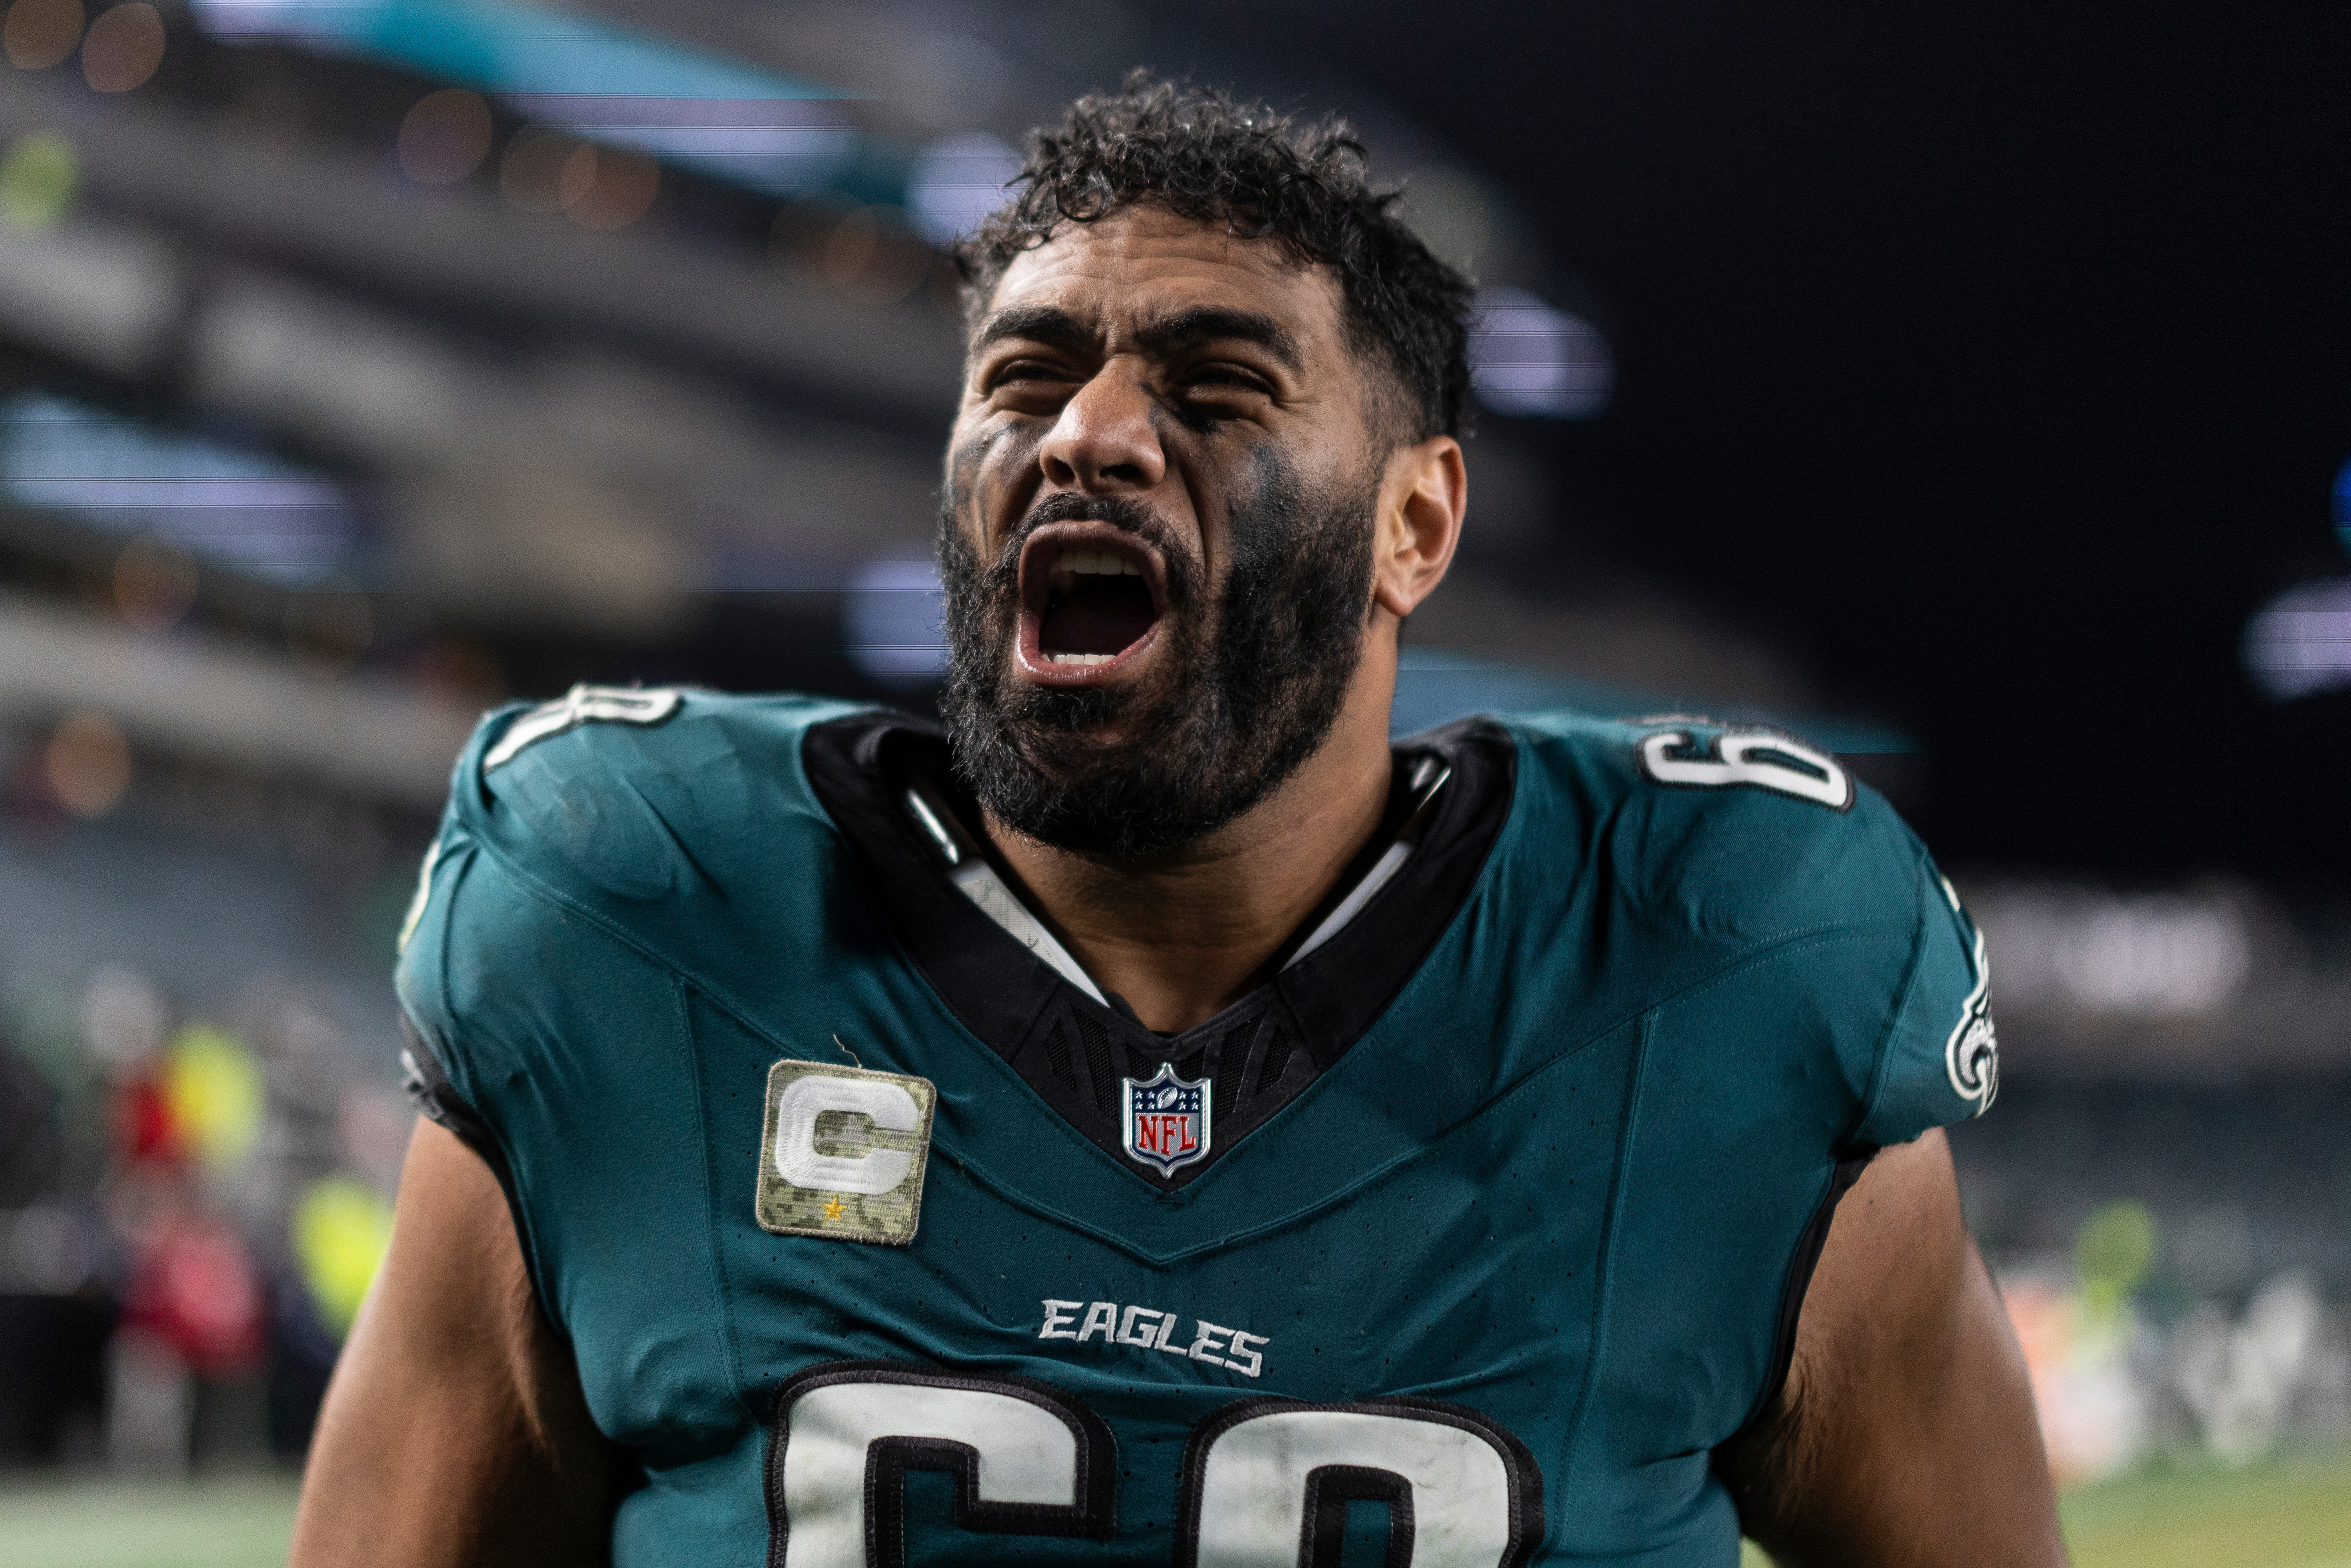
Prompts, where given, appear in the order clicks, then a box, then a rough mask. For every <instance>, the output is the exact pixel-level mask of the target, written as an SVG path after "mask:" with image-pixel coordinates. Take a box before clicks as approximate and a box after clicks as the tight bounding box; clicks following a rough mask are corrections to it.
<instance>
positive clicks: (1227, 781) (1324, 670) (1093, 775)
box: [939, 456, 1378, 859]
mask: <svg viewBox="0 0 2351 1568" xmlns="http://www.w3.org/2000/svg"><path fill="white" fill-rule="evenodd" d="M1377 486H1378V477H1377V472H1376V470H1374V474H1373V476H1371V478H1370V479H1369V480H1368V481H1367V482H1358V483H1357V484H1355V485H1353V486H1334V487H1333V488H1332V490H1331V491H1329V492H1326V493H1324V494H1322V495H1319V496H1314V497H1306V496H1304V495H1303V494H1302V493H1301V486H1299V484H1298V480H1297V476H1296V475H1295V474H1294V473H1293V472H1292V471H1291V469H1290V466H1289V465H1288V464H1287V463H1286V462H1284V461H1282V460H1281V459H1280V458H1279V457H1274V456H1268V457H1265V458H1262V459H1261V460H1260V463H1259V484H1258V486H1257V487H1256V489H1255V491H1254V493H1253V494H1250V495H1249V496H1247V497H1243V498H1242V499H1241V500H1239V501H1238V502H1237V503H1236V505H1235V507H1234V508H1233V512H1232V515H1231V518H1230V523H1231V528H1230V535H1231V539H1232V549H1233V561H1232V570H1231V571H1230V573H1229V575H1228V578H1227V579H1226V582H1225V587H1224V591H1223V593H1222V594H1221V596H1219V598H1218V600H1217V604H1216V615H1215V619H1214V622H1213V624H1212V625H1204V624H1203V621H1202V617H1201V615H1200V613H1199V611H1200V610H1201V608H1203V606H1202V605H1201V603H1200V601H1201V600H1202V599H1203V598H1204V597H1205V587H1204V585H1203V583H1202V581H1201V569H1200V562H1199V559H1198V557H1197V556H1196V554H1194V553H1193V552H1192V551H1191V550H1190V549H1187V548H1186V543H1185V541H1183V540H1181V539H1179V538H1175V536H1174V534H1173V531H1172V530H1171V529H1169V528H1167V527H1166V526H1165V524H1164V523H1163V522H1162V521H1161V520H1160V519H1159V518H1158V517H1156V516H1155V514H1153V513H1152V512H1151V511H1149V510H1148V509H1147V508H1145V507H1142V506H1140V505H1138V504H1136V503H1134V502H1133V501H1128V500H1124V499H1123V498H1120V497H1094V498H1091V499H1090V498H1087V497H1079V496H1074V495H1070V494H1067V493H1063V494H1060V495H1055V496H1050V497H1046V498H1045V499H1044V500H1042V501H1040V503H1038V505H1037V506H1036V507H1034V508H1033V509H1032V510H1031V511H1030V512H1029V516H1028V517H1024V518H1023V519H1022V520H1021V525H1020V527H1019V528H1018V529H1016V530H1015V531H1014V533H1013V535H1012V537H1011V538H1008V539H1007V540H1006V541H1005V546H1004V549H1003V550H1002V551H1001V552H1000V553H999V555H998V559H997V560H996V562H995V564H994V565H992V566H987V565H983V564H982V563H981V561H980V560H979V558H978V555H977V551H975V550H974V549H973V548H972V547H971V544H970V543H969V541H968V540H967V538H965V535H964V530H963V529H962V528H959V527H957V526H956V496H955V494H954V489H953V487H952V486H951V487H950V490H949V494H948V497H947V500H946V507H944V508H943V510H942V516H941V518H940V527H939V580H940V582H941V585H942V586H943V588H944V589H945V591H946V632H947V649H948V673H947V685H946V691H945V692H944V693H942V694H941V695H940V698H939V710H940V712H941V714H942V715H943V716H945V718H946V725H947V742H948V746H949V747H950V750H951V752H952V754H953V757H954V761H955V768H956V773H957V775H958V776H959V777H960V778H961V779H962V780H963V782H964V783H965V784H966V785H967V787H968V788H969V789H971V791H972V793H973V795H974V796H976V797H977V799H978V800H979V803H980V804H981V805H982V806H984V807H986V808H987V810H989V811H990V812H992V813H994V814H995V816H996V817H997V819H998V821H1002V822H1004V823H1005V824H1006V825H1007V826H1008V827H1010V828H1011V829H1013V830H1014V831H1017V832H1019V833H1023V834H1026V835H1027V836H1029V838H1032V839H1036V840H1039V841H1042V842H1044V843H1049V844H1053V845H1056V846H1058V847H1059V848H1061V849H1065V850H1073V851H1079V852H1086V853H1092V854H1100V855H1106V856H1113V857H1118V858H1122V859H1124V858H1131V857H1137V856H1147V855H1155V854H1161V853H1164V852H1166V851H1169V850H1172V849H1175V848H1176V847H1178V846H1180V845H1183V844H1186V843H1189V842H1191V841H1194V840H1196V839H1198V838H1200V837H1201V836H1203V835H1204V834H1207V833H1210V832H1213V831H1216V830H1217V829H1218V828H1221V827H1223V826H1224V825H1225V824H1226V823H1228V822H1229V821H1233V820H1234V819H1235V818H1237V817H1238V816H1239V815H1240V814H1241V813H1242V812H1244V811H1247V810H1249V808H1250V807H1252V806H1254V805H1256V804H1257V803H1258V802H1259V801H1260V800H1264V799H1265V798H1266V797H1267V796H1268V795H1270V794H1271V793H1272V792H1273V790H1274V789H1276V788H1277V787H1278V786H1280V783H1281V782H1282V781H1283V780H1284V779H1288V778H1289V777H1290V775H1291V774H1292V773H1294V772H1296V771H1297V770H1298V768H1299V767H1300V765H1301V764H1302V763H1304V762H1305V760H1306V759H1307V758H1309V757H1311V756H1312V755H1314V753H1315V751H1316V750H1318V749H1319V748H1320V747H1322V742H1323V740H1324V739H1325V738H1326V737H1328V736H1329V735H1330V733H1331V727H1332V725H1333V724H1334V723H1336V722H1337V721H1338V717H1339V712H1340V709H1341V708H1342V707H1343V706H1344V705H1345V702H1346V696H1347V686H1348V683H1349V682H1351V681H1352V680H1353V678H1354V674H1355V666H1356V664H1357V663H1358V662H1359V661H1360V660H1361V659H1362V657H1363V638H1364V621H1365V618H1366V617H1367V616H1368V615H1369V613H1370V609H1371V589H1372V524H1373V516H1374V508H1375V506H1376V503H1377V499H1378V489H1377ZM1074 518H1093V519H1096V520H1099V521H1102V522H1105V523H1108V524H1110V525H1111V526H1112V527H1113V528H1121V529H1123V530H1124V531H1126V532H1128V533H1130V534H1133V535H1134V536H1135V537H1136V538H1141V539H1144V540H1145V541H1147V542H1149V543H1151V544H1153V545H1155V546H1157V547H1158V549H1159V553H1160V556H1161V559H1162V560H1163V561H1164V562H1165V573H1166V596H1167V607H1166V613H1165V615H1164V616H1163V617H1162V619H1161V622H1160V624H1159V636H1160V639H1161V641H1162V642H1163V643H1165V644H1166V645H1165V646H1164V647H1162V648H1161V649H1160V650H1159V651H1158V653H1157V654H1156V655H1155V660H1156V663H1157V664H1159V666H1160V667H1159V669H1158V670H1157V671H1156V672H1155V674H1154V677H1153V679H1152V680H1151V681H1150V683H1149V684H1148V685H1147V687H1146V688H1145V689H1142V690H1134V691H1122V690H1116V689H1112V688H1107V687H1087V688H1081V689H1078V690H1071V691H1065V690H1058V689H1053V688H1049V687H1043V686H1037V685H1030V684H1029V683H1028V682H1026V681H1022V680H1020V679H1019V676H1017V675H1016V674H1013V673H1012V671H1011V670H1010V669H1009V668H1008V658H1007V656H1006V655H1007V650H1008V649H1009V648H1010V647H1011V645H1012V639H1013V637H1014V636H1015V635H1016V633H1017V632H1018V631H1019V623H1020V608H1021V607H1020V569H1019V561H1020V547H1021V545H1022V543H1023V542H1024V541H1025V540H1026V539H1027V538H1028V537H1029V534H1030V533H1031V532H1033V531H1034V530H1035V529H1037V528H1040V527H1041V526H1043V525H1044V524H1047V523H1052V522H1061V521H1065V520H1070V519H1074ZM1204 644H1205V645H1204ZM1113 729H1114V730H1115V731H1116V732H1117V733H1118V734H1119V735H1120V736H1121V737H1123V738H1119V739H1115V740H1108V739H1103V738H1101V736H1102V732H1104V731H1106V730H1113Z"/></svg>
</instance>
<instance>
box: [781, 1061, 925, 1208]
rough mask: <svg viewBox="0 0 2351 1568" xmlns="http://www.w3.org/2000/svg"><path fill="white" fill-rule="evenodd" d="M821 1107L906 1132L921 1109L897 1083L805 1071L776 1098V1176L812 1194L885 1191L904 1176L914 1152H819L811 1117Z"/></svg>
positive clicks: (915, 1122)
mask: <svg viewBox="0 0 2351 1568" xmlns="http://www.w3.org/2000/svg"><path fill="white" fill-rule="evenodd" d="M827 1111H849V1112H853V1113H856V1114H858V1115H861V1116H869V1117H871V1118H872V1121H873V1124H874V1125H875V1126H877V1127H880V1128H882V1129H883V1130H884V1131H887V1132H892V1133H911V1132H913V1131H914V1129H915V1127H916V1126H918V1125H919V1124H921V1122H922V1108H921V1107H920V1106H918V1105H916V1104H915V1103H914V1096H913V1095H912V1094H909V1093H907V1092H906V1091H905V1090H904V1089H902V1088H900V1087H899V1086H898V1085H897V1084H895V1083H892V1082H887V1081H886V1080H883V1079H879V1078H834V1077H831V1076H830V1075H827V1074H820V1073H810V1075H809V1076H807V1077H805V1078H796V1079H794V1080H793V1081H792V1082H791V1084H790V1085H789V1087H788V1088H786V1089H785V1091H784V1092H783V1095H782V1097H781V1098H780V1099H778V1101H777V1102H776V1174H777V1175H778V1176H782V1177H783V1178H784V1179H785V1180H786V1181H788V1182H789V1183H791V1184H792V1185H793V1186H799V1187H809V1188H811V1189H813V1190H815V1191H817V1192H849V1193H862V1194H864V1195H865V1196H867V1197H872V1196H875V1195H878V1194H881V1193H885V1192H890V1191H892V1190H893V1189H895V1188H896V1186H898V1184H899V1183H900V1182H903V1181H904V1180H905V1179H906V1173H907V1172H908V1171H909V1170H911V1169H913V1168H914V1155H910V1154H908V1153H907V1152H906V1151H905V1150H904V1149H868V1150H867V1151H866V1152H865V1153H863V1154H862V1155H827V1154H820V1153H819V1152H818V1151H817V1146H816V1119H817V1118H818V1117H819V1116H820V1115H822V1114H824V1113H826V1112H827Z"/></svg>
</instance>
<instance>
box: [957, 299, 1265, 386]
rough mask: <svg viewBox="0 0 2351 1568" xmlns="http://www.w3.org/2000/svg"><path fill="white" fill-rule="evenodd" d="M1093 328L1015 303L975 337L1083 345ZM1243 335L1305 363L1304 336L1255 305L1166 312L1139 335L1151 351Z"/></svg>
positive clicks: (981, 341)
mask: <svg viewBox="0 0 2351 1568" xmlns="http://www.w3.org/2000/svg"><path fill="white" fill-rule="evenodd" d="M1095 336H1096V335H1095V333H1094V331H1093V329H1091V328H1089V327H1087V326H1086V325H1085V324H1084V323H1082V322H1081V321H1080V320H1079V319H1077V318H1076V317H1074V316H1072V315H1071V314H1070V313H1069V312H1068V311H1066V310H1062V309H1060V308H1056V307H1054V306H1050V305H1026V306H1015V307H1013V308H1011V309H1008V310H999V311H998V312H997V313H996V314H995V315H993V316H991V317H989V318H988V319H987V325H986V326H984V327H982V328H981V329H979V335H978V336H977V338H975V339H974V340H972V347H973V348H975V349H980V348H986V347H987V345H988V344H990V343H998V342H1002V341H1003V340H1006V339H1008V338H1027V339H1029V340H1033V341H1035V342H1040V343H1049V344H1051V345H1052V346H1053V347H1055V348H1060V349H1080V348H1085V347H1088V346H1090V345H1091V344H1092V343H1093V342H1094V340H1095ZM1227 339H1230V340H1238V341H1240V342H1244V343H1254V344H1256V345H1257V346H1258V347H1259V348H1260V349H1263V350H1265V351H1266V352H1268V353H1270V354H1271V355H1272V356H1273V357H1274V358H1275V359H1277V360H1279V361H1281V363H1282V364H1283V365H1284V366H1285V367H1287V368H1288V369H1290V371H1303V369H1304V368H1305V361H1304V358H1303V356H1302V355H1301V353H1300V352H1299V347H1298V337H1297V334H1295V333H1293V332H1292V331H1290V329H1288V328H1287V327H1284V326H1283V325H1282V324H1281V323H1280V322H1279V321H1276V320H1275V319H1273V318H1272V317H1270V316H1264V315H1260V314H1259V313H1258V312H1257V311H1254V310H1233V309H1228V308H1223V307H1220V306H1213V305H1201V306H1195V307H1194V308H1191V309H1189V310H1178V311H1176V312H1175V314H1174V315H1172V316H1163V317H1161V318H1160V319H1158V320H1156V321H1154V322H1151V323H1150V324H1148V325H1147V326H1145V327H1144V328H1143V329H1140V330H1139V331H1137V332H1136V333H1135V335H1134V340H1135V341H1136V343H1138V344H1139V345H1141V347H1142V348H1143V349H1144V351H1145V352H1148V353H1151V354H1155V355H1165V354H1173V353H1179V352H1181V351H1182V350H1186V349H1191V348H1196V347H1198V346H1199V345H1200V344H1202V343H1209V342H1216V341H1217V340H1227Z"/></svg>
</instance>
